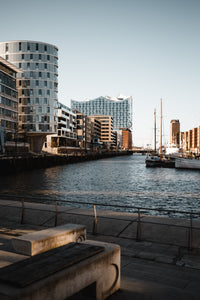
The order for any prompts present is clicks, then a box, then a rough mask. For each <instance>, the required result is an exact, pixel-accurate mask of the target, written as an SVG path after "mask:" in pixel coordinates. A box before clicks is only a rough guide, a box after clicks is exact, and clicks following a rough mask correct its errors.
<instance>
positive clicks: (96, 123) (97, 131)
mask: <svg viewBox="0 0 200 300" xmlns="http://www.w3.org/2000/svg"><path fill="white" fill-rule="evenodd" d="M88 118H89V119H90V120H91V137H92V140H93V138H95V137H97V138H99V140H100V139H101V121H100V120H98V119H97V118H95V117H94V116H88Z"/></svg>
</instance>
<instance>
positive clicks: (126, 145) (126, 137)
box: [122, 128, 132, 150]
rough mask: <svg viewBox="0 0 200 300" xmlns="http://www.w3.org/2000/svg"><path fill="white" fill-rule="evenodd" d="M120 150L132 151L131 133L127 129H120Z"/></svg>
mask: <svg viewBox="0 0 200 300" xmlns="http://www.w3.org/2000/svg"><path fill="white" fill-rule="evenodd" d="M122 149H126V150H132V132H131V130H130V129H129V128H122Z"/></svg>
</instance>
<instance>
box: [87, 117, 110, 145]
mask: <svg viewBox="0 0 200 300" xmlns="http://www.w3.org/2000/svg"><path fill="white" fill-rule="evenodd" d="M90 117H93V118H95V119H96V120H98V121H99V122H101V137H100V141H101V142H102V143H103V146H104V148H105V149H108V150H109V149H110V147H111V146H113V147H115V146H116V135H115V134H114V131H113V117H112V116H106V115H94V116H90Z"/></svg>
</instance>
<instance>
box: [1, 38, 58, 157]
mask: <svg viewBox="0 0 200 300" xmlns="http://www.w3.org/2000/svg"><path fill="white" fill-rule="evenodd" d="M0 55H1V56H2V57H3V58H4V59H6V60H7V61H9V62H11V63H12V64H14V65H15V66H16V67H18V68H19V69H20V70H22V71H23V73H17V87H18V93H19V133H20V134H21V135H24V136H25V137H26V138H28V140H29V142H30V146H31V150H32V151H35V152H40V151H41V149H42V145H43V142H44V140H45V137H46V135H47V134H52V133H56V131H57V119H56V110H55V108H56V103H57V86H58V79H57V78H58V70H57V69H58V48H57V47H56V46H54V45H51V44H47V43H42V42H35V41H9V42H2V43H0Z"/></svg>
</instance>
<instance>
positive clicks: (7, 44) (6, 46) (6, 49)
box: [6, 43, 8, 51]
mask: <svg viewBox="0 0 200 300" xmlns="http://www.w3.org/2000/svg"><path fill="white" fill-rule="evenodd" d="M6 51H8V43H6Z"/></svg>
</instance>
